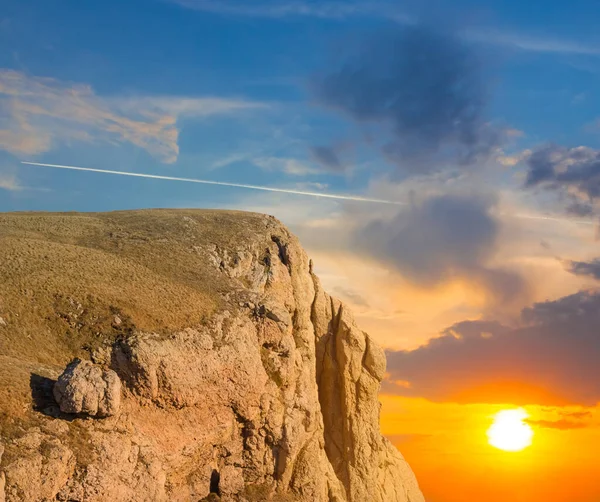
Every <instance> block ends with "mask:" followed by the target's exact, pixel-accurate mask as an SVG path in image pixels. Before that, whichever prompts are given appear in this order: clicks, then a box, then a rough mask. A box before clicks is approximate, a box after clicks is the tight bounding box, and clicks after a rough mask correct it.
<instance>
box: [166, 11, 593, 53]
mask: <svg viewBox="0 0 600 502" xmlns="http://www.w3.org/2000/svg"><path fill="white" fill-rule="evenodd" d="M166 1H169V2H171V3H174V4H177V5H179V6H181V7H185V8H188V9H194V10H198V11H203V12H210V13H213V14H221V15H230V16H238V17H254V18H266V19H284V18H290V17H313V18H319V19H333V20H344V19H347V18H351V17H358V16H369V17H372V18H381V19H388V20H393V21H396V22H398V23H401V24H415V23H416V18H415V16H412V15H411V14H410V13H407V12H403V11H402V10H401V9H399V8H398V6H397V4H394V3H393V2H390V1H380V2H374V1H371V0H362V1H361V0H358V1H347V2H342V1H316V0H313V1H311V0H305V1H301V0H297V1H274V0H272V1H268V0H265V1H263V2H247V1H242V0H225V1H219V0H166ZM461 35H462V36H463V37H464V38H465V39H467V40H470V41H473V42H478V43H482V44H486V45H497V46H503V47H510V48H514V49H518V50H524V51H530V52H541V53H544V52H546V53H554V54H583V55H600V45H594V44H586V43H582V42H578V41H573V40H562V39H558V38H552V37H544V36H533V35H530V34H525V33H518V32H512V31H508V30H507V31H503V30H498V29H495V28H491V27H479V28H471V29H468V30H464V31H463V32H462V34H461Z"/></svg>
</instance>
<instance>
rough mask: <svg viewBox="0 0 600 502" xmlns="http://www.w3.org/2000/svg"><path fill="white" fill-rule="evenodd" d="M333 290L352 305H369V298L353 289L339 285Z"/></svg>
mask: <svg viewBox="0 0 600 502" xmlns="http://www.w3.org/2000/svg"><path fill="white" fill-rule="evenodd" d="M333 292H334V293H335V294H336V295H339V296H340V298H341V299H342V300H343V301H348V302H349V303H350V304H351V305H355V306H358V307H365V308H366V307H369V302H368V301H367V299H366V298H365V297H364V296H362V295H361V294H360V293H358V292H357V291H355V290H353V289H350V288H347V287H342V286H337V287H335V288H333Z"/></svg>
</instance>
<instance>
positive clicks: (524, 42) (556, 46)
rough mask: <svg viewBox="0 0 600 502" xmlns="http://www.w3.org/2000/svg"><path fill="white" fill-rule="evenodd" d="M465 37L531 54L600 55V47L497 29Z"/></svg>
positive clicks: (466, 34) (471, 31)
mask: <svg viewBox="0 0 600 502" xmlns="http://www.w3.org/2000/svg"><path fill="white" fill-rule="evenodd" d="M463 36H464V37H465V38H466V39H468V40H471V41H473V42H479V43H483V44H489V45H498V46H503V47H509V48H513V49H519V50H523V51H529V52H541V53H551V54H582V55H588V56H595V55H600V46H598V45H587V44H584V43H580V42H575V41H571V40H561V39H558V38H543V37H535V36H531V35H527V34H523V33H515V32H509V31H500V30H498V29H495V28H490V27H487V28H485V29H481V28H480V29H470V30H466V31H465V32H464V33H463Z"/></svg>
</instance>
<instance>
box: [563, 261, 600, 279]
mask: <svg viewBox="0 0 600 502" xmlns="http://www.w3.org/2000/svg"><path fill="white" fill-rule="evenodd" d="M567 270H568V271H569V272H571V273H572V274H575V275H585V276H588V277H593V278H594V279H598V280H600V258H596V259H594V260H592V261H568V262H567Z"/></svg>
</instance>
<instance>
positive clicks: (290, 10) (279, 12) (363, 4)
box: [170, 0, 408, 22]
mask: <svg viewBox="0 0 600 502" xmlns="http://www.w3.org/2000/svg"><path fill="white" fill-rule="evenodd" d="M170 1H171V2H172V3H175V4H177V5H180V6H181V7H185V8H188V9H194V10H199V11H203V12H210V13H214V14H222V15H232V16H243V17H258V18H267V19H281V18H287V17H316V18H322V19H346V18H348V17H352V16H364V15H371V16H374V17H390V18H392V19H396V20H400V21H404V22H406V20H407V19H408V18H407V17H406V16H404V15H403V14H402V13H401V12H399V11H398V9H397V8H395V7H394V6H393V4H390V3H386V2H373V1H352V0H350V1H337V2H336V1H320V0H312V1H310V0H308V1H280V0H270V1H269V0H265V1H262V2H247V1H231V0H229V1H227V0H225V1H221V0H219V1H215V0H170Z"/></svg>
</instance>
